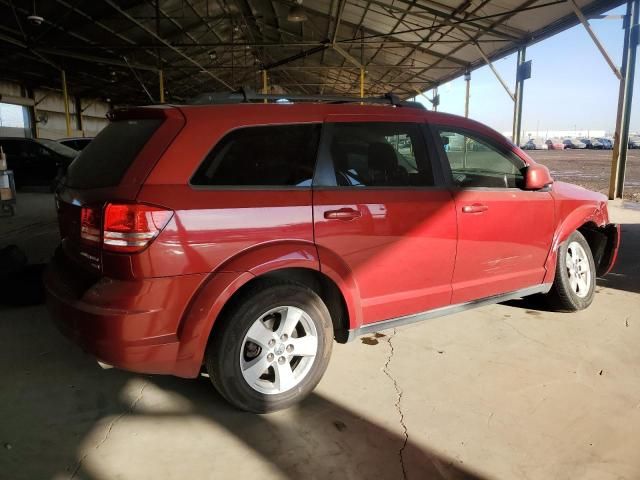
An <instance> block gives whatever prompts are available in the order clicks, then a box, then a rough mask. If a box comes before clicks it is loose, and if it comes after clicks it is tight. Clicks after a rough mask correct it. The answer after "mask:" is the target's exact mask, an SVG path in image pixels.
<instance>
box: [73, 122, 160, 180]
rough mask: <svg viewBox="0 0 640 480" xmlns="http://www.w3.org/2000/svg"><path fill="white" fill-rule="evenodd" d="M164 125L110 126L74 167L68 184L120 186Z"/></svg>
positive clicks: (143, 123) (76, 160) (122, 124)
mask: <svg viewBox="0 0 640 480" xmlns="http://www.w3.org/2000/svg"><path fill="white" fill-rule="evenodd" d="M161 123H162V120H161V119H143V120H120V121H116V122H113V123H110V124H109V125H108V126H107V127H106V128H105V129H104V130H102V131H101V132H100V133H99V134H98V136H97V137H96V138H95V139H94V140H93V141H92V142H91V143H90V144H89V145H87V147H86V148H85V149H84V150H82V152H81V153H80V155H78V157H77V158H76V159H75V160H74V161H73V162H72V163H71V165H70V166H69V170H68V171H67V178H66V181H65V184H66V185H68V186H69V187H72V188H102V187H113V186H116V185H118V184H119V183H120V180H122V177H123V176H124V174H125V172H126V171H127V169H128V168H129V167H130V166H131V164H132V163H133V160H134V159H135V158H136V156H137V155H138V153H139V152H140V150H142V147H144V145H145V143H147V141H148V140H149V138H151V135H153V133H154V132H155V131H156V129H157V128H158V127H159V126H160V124H161Z"/></svg>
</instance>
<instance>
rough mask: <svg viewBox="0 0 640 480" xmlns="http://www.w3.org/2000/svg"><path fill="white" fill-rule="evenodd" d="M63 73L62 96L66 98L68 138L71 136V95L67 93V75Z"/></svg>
mask: <svg viewBox="0 0 640 480" xmlns="http://www.w3.org/2000/svg"><path fill="white" fill-rule="evenodd" d="M61 72H62V96H63V97H64V119H65V122H66V124H67V137H70V136H71V115H70V114H69V93H68V92H67V75H66V74H65V72H64V70H61Z"/></svg>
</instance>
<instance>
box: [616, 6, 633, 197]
mask: <svg viewBox="0 0 640 480" xmlns="http://www.w3.org/2000/svg"><path fill="white" fill-rule="evenodd" d="M639 17H640V0H629V1H628V2H627V15H626V16H625V19H624V29H625V34H624V47H623V52H622V68H621V69H620V70H621V75H622V79H621V80H620V89H619V93H618V113H617V116H616V132H615V135H614V144H613V158H612V163H611V178H610V182H609V198H610V199H611V200H613V199H616V198H622V197H623V194H624V177H625V170H626V165H627V149H628V146H629V121H630V118H631V103H632V101H633V82H634V79H635V69H636V52H637V47H638V32H639V26H638V20H639Z"/></svg>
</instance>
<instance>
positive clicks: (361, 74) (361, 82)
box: [360, 68, 364, 98]
mask: <svg viewBox="0 0 640 480" xmlns="http://www.w3.org/2000/svg"><path fill="white" fill-rule="evenodd" d="M360 98H364V68H360Z"/></svg>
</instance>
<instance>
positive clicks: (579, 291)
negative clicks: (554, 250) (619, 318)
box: [547, 231, 596, 312]
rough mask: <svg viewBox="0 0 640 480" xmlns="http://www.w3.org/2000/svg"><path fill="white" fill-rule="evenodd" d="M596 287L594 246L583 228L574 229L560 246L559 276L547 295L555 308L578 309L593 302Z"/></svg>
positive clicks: (557, 273) (557, 275) (573, 310)
mask: <svg viewBox="0 0 640 480" xmlns="http://www.w3.org/2000/svg"><path fill="white" fill-rule="evenodd" d="M587 266H588V271H587V270H584V269H585V268H586V267H587ZM595 287H596V267H595V262H594V261H593V255H592V253H591V249H590V248H589V244H588V243H587V241H586V240H585V238H584V237H583V236H582V234H581V233H580V232H578V231H576V232H573V233H572V234H571V235H570V236H569V238H568V239H567V241H566V242H564V243H563V244H562V245H561V246H560V248H559V250H558V263H557V265H556V276H555V279H554V281H553V286H552V287H551V290H550V291H549V293H548V294H547V298H548V300H549V301H550V303H551V305H552V306H553V307H554V308H555V309H557V310H562V311H569V312H575V311H577V310H583V309H585V308H587V307H588V306H589V305H591V302H592V301H593V296H594V292H595Z"/></svg>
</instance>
